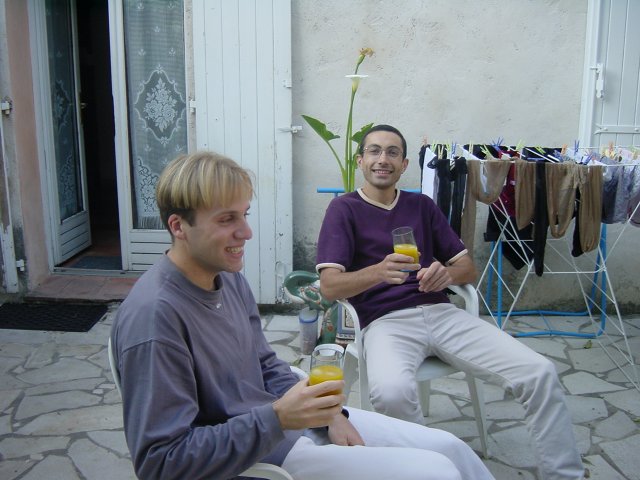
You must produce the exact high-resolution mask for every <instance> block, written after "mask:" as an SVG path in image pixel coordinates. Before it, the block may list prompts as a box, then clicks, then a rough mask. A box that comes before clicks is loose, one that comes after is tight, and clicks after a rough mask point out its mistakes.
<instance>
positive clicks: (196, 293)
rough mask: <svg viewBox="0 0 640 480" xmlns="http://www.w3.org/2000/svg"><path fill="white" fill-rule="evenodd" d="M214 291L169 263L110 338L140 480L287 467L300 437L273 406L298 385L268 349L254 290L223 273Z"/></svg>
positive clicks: (137, 295)
mask: <svg viewBox="0 0 640 480" xmlns="http://www.w3.org/2000/svg"><path fill="white" fill-rule="evenodd" d="M216 283H217V287H218V289H217V290H216V291H206V290H202V289H201V288H199V287H197V286H195V285H194V284H192V283H191V282H190V281H189V280H187V278H186V277H184V275H182V273H181V272H180V271H179V270H178V269H177V268H176V267H175V265H174V264H173V263H172V262H171V260H169V258H168V257H167V256H164V257H163V258H162V259H161V261H160V262H159V263H158V264H156V265H155V266H153V267H152V268H151V269H150V270H149V271H148V272H146V273H145V274H144V275H143V276H142V277H141V278H140V279H139V280H138V281H137V282H136V284H135V286H134V288H133V289H132V290H131V293H130V294H129V296H128V297H127V299H126V300H125V301H124V302H123V303H122V305H121V306H120V308H119V309H118V312H117V315H116V318H115V320H114V323H113V327H112V333H111V338H112V342H113V346H114V354H115V357H116V362H117V365H118V370H119V372H120V375H121V382H122V396H123V411H124V427H125V436H126V439H127V444H128V446H129V450H130V451H131V457H132V459H133V463H134V467H135V471H136V474H137V475H138V476H139V477H140V478H153V479H156V478H162V479H185V478H189V479H199V478H231V477H234V476H236V475H237V474H239V473H240V472H242V471H243V470H245V469H246V468H248V467H250V466H251V465H253V464H254V463H256V462H258V461H265V462H268V463H273V464H276V465H281V464H282V461H283V460H284V457H285V456H286V455H287V453H288V452H289V450H290V449H291V447H292V446H293V444H294V443H295V441H296V440H297V439H298V438H299V437H300V435H301V434H302V431H283V430H282V428H281V427H280V423H279V422H278V418H277V416H276V414H275V412H274V410H273V407H272V405H271V404H272V403H273V402H274V401H275V400H276V399H277V398H279V397H280V396H282V395H283V394H284V393H285V392H286V391H287V390H289V388H291V387H292V386H293V385H294V384H295V383H297V382H298V378H297V377H296V375H295V374H293V373H292V372H291V370H290V368H289V365H288V364H287V363H285V362H283V361H281V360H278V358H276V355H275V353H274V352H273V350H272V349H271V348H270V346H269V345H268V343H267V341H266V339H265V337H264V335H263V333H262V326H261V322H260V316H259V314H258V308H257V305H256V302H255V300H254V298H253V295H252V293H251V291H250V289H249V285H248V284H247V281H246V280H245V278H244V277H243V276H242V275H241V274H239V273H236V274H229V273H221V274H220V275H219V276H218V277H217V279H216Z"/></svg>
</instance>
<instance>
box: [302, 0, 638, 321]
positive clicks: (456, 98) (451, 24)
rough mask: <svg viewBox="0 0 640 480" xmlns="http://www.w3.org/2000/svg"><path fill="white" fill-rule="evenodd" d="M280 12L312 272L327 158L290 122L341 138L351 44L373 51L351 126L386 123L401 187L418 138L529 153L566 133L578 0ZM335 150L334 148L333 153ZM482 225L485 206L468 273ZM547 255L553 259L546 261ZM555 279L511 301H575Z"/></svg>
mask: <svg viewBox="0 0 640 480" xmlns="http://www.w3.org/2000/svg"><path fill="white" fill-rule="evenodd" d="M292 6H293V8H292V15H293V18H292V25H293V33H292V35H293V42H292V45H293V95H294V96H293V119H294V124H296V125H298V124H299V125H303V130H302V131H301V132H300V133H298V134H297V135H296V136H295V137H294V148H293V157H294V158H293V183H294V190H293V197H294V198H293V199H294V268H296V269H306V270H311V269H313V267H314V264H315V248H316V239H317V235H318V231H319V227H320V224H321V221H322V218H323V215H324V211H325V209H326V206H327V204H328V202H329V201H330V199H331V198H330V197H331V196H330V195H327V194H317V193H315V191H316V187H340V186H341V180H340V175H339V170H338V167H337V165H336V164H335V160H333V159H332V157H330V156H329V153H330V152H329V151H328V149H327V147H326V145H324V142H322V140H320V138H319V137H318V136H317V135H316V134H315V132H313V130H311V128H310V127H308V126H306V124H305V123H304V120H303V119H302V118H301V117H300V115H301V114H308V115H311V116H313V117H316V118H318V119H320V120H322V121H324V122H327V123H328V125H329V128H330V129H331V130H333V131H335V132H337V133H339V134H342V133H343V132H344V129H345V125H346V117H347V108H348V100H349V94H350V81H349V80H348V79H345V78H344V75H346V74H350V73H353V68H354V64H355V61H356V58H357V56H358V51H359V49H360V48H362V47H370V48H372V49H373V50H374V51H375V54H374V56H373V57H371V58H367V59H365V61H364V63H363V64H362V65H361V67H360V72H359V73H362V74H368V75H369V78H366V79H364V80H363V81H362V83H361V84H360V88H359V91H358V96H357V98H356V105H355V109H354V112H355V113H354V130H356V129H357V128H360V126H361V125H363V124H365V123H368V122H375V123H389V124H392V125H394V126H396V127H398V128H399V129H400V130H401V131H402V132H403V133H404V134H405V136H406V138H407V142H408V145H409V158H410V166H409V168H408V170H407V172H406V173H405V176H404V179H403V181H402V183H401V186H403V187H407V188H419V186H420V183H419V178H420V169H419V165H418V161H417V160H418V151H419V148H420V145H421V143H422V139H423V138H424V137H426V138H427V139H428V140H429V141H430V142H433V141H455V142H458V143H468V142H472V143H490V142H491V140H494V139H496V138H498V137H503V138H504V141H505V143H508V144H516V143H518V142H519V141H520V140H523V141H525V142H526V143H527V144H529V145H541V146H558V145H562V144H565V143H572V142H573V140H574V139H576V138H578V125H579V117H580V108H581V91H582V79H583V66H584V65H583V62H584V50H585V34H586V19H587V6H588V2H585V1H583V0H562V1H561V0H548V1H544V2H542V1H537V2H531V1H528V0H515V1H514V0H486V1H483V2H477V1H474V0H458V1H455V2H451V1H449V0H422V1H417V0H411V1H407V0H384V1H377V0H353V1H350V2H343V1H341V0H324V1H322V2H318V1H315V0H294V1H293V3H292ZM341 145H344V144H343V143H342V140H338V141H335V146H336V148H338V147H339V146H341ZM358 175H359V174H358ZM360 183H361V177H360V176H358V179H357V180H356V184H357V185H359V184H360ZM483 215H484V216H485V217H483ZM485 218H486V208H484V209H479V214H478V221H477V232H476V236H477V238H476V255H475V259H476V263H477V264H478V266H479V267H483V266H484V265H485V263H486V259H487V257H488V254H489V244H486V243H485V242H484V241H483V240H482V232H483V231H484V224H485ZM632 233H633V232H632ZM620 247H622V252H621V251H618V252H617V256H618V258H619V259H621V260H617V259H616V260H614V259H612V267H613V268H614V270H616V269H617V268H618V264H617V262H618V261H620V262H624V260H622V259H623V258H624V255H620V254H621V253H623V252H624V248H627V247H625V246H624V245H620ZM548 250H549V249H548ZM548 258H549V259H550V260H551V261H552V262H554V260H553V258H554V256H553V254H549V256H548ZM591 268H593V265H591ZM610 268H611V267H610ZM505 272H506V274H507V275H508V277H509V278H510V279H511V281H515V280H517V279H518V278H521V273H518V272H514V271H512V269H511V267H510V266H509V265H507V266H506V267H505ZM628 273H629V275H630V277H627V278H626V279H625V278H623V279H622V281H621V283H622V284H621V285H620V289H619V290H620V292H621V294H620V295H619V296H618V297H619V301H620V302H621V303H623V304H624V303H625V302H631V303H633V304H636V305H637V295H634V294H633V293H632V292H631V290H632V289H630V288H627V287H628V284H629V281H628V278H633V277H632V276H631V275H632V272H628ZM560 277H564V278H562V279H560ZM556 279H558V281H555V279H554V281H549V277H547V276H544V277H542V279H537V278H535V279H533V280H530V281H529V282H530V283H528V285H529V287H530V288H527V289H526V290H525V293H524V296H523V298H522V302H521V304H519V306H520V305H523V306H524V305H526V304H529V303H533V304H534V305H536V304H537V305H540V304H541V303H543V304H546V305H553V306H555V307H556V308H557V307H559V306H561V305H563V304H572V303H573V302H574V299H575V300H576V301H577V302H578V304H579V302H580V299H581V297H580V294H579V287H578V285H577V283H575V282H573V281H572V280H571V279H567V276H556ZM625 280H626V281H625ZM632 283H633V282H632ZM636 289H637V284H636ZM541 299H544V300H541ZM578 306H579V305H578Z"/></svg>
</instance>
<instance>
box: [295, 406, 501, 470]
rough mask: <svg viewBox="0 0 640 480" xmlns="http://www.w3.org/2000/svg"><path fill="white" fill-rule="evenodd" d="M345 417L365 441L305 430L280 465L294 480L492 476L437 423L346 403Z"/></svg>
mask: <svg viewBox="0 0 640 480" xmlns="http://www.w3.org/2000/svg"><path fill="white" fill-rule="evenodd" d="M348 410H349V420H350V421H351V423H353V425H354V427H355V428H356V429H357V430H358V432H359V433H360V436H361V437H362V439H363V440H364V443H365V445H366V446H364V447H362V446H357V447H343V446H338V445H333V444H331V443H330V442H329V439H328V435H327V434H326V432H325V431H323V430H317V429H316V430H307V432H306V433H305V436H303V437H301V438H300V439H298V441H297V442H296V443H295V444H294V446H293V448H292V449H291V451H290V452H289V454H288V455H287V457H286V458H285V459H284V462H283V464H282V468H284V469H285V470H286V471H287V472H289V473H290V474H291V476H292V477H293V478H295V479H296V480H327V479H330V478H347V479H349V480H395V479H400V478H401V479H403V480H418V479H420V480H427V479H433V480H436V479H437V480H449V479H451V480H453V479H469V480H471V479H474V480H476V479H478V480H482V479H492V478H493V476H492V475H491V473H490V472H489V471H488V470H487V468H486V467H485V466H484V464H483V463H482V461H481V460H480V458H478V456H477V455H476V454H475V452H474V451H473V450H471V448H469V446H467V444H465V443H464V442H463V441H462V440H460V439H458V438H456V437H455V436H454V435H452V434H450V433H447V432H445V431H442V430H437V429H435V428H428V427H424V426H421V425H416V424H415V423H410V422H405V421H402V420H398V419H395V418H391V417H387V416H385V415H380V414H379V413H374V412H367V411H365V410H359V409H355V408H348Z"/></svg>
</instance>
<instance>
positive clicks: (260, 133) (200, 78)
mask: <svg viewBox="0 0 640 480" xmlns="http://www.w3.org/2000/svg"><path fill="white" fill-rule="evenodd" d="M193 38H194V59H195V60H194V71H195V100H196V104H195V111H196V132H197V147H198V148H199V149H210V150H214V151H217V152H220V153H223V154H225V155H227V156H229V157H231V158H233V159H235V160H236V161H238V162H239V163H240V164H241V165H242V166H243V167H245V168H248V169H249V170H251V171H252V172H253V173H254V174H255V179H256V198H255V200H254V201H253V202H252V206H251V215H250V217H249V221H250V224H251V227H252V229H253V233H254V236H253V239H252V240H251V241H250V242H249V243H248V244H247V251H246V254H245V269H244V273H245V275H246V277H247V279H248V280H249V283H250V284H251V287H252V290H253V293H254V295H255V296H256V300H257V301H258V303H276V302H277V301H280V300H282V299H283V298H282V291H281V288H282V281H283V279H284V276H285V275H286V274H287V273H289V272H290V271H291V267H292V255H293V253H292V251H293V246H292V204H291V198H292V195H291V159H292V151H291V148H292V147H291V143H292V140H291V135H292V133H293V132H295V130H296V129H295V128H294V129H292V128H291V2H290V0H241V1H237V2H235V1H234V2H230V1H228V0H194V2H193Z"/></svg>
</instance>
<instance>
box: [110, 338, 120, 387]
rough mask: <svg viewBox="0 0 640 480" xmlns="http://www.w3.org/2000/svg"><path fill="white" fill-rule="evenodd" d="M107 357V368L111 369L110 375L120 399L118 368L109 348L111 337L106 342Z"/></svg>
mask: <svg viewBox="0 0 640 480" xmlns="http://www.w3.org/2000/svg"><path fill="white" fill-rule="evenodd" d="M107 355H108V357H109V367H110V368H111V375H112V376H113V382H114V383H115V384H116V388H117V389H118V393H119V394H120V397H122V389H121V387H120V373H119V372H118V366H117V365H116V359H115V357H114V356H113V347H112V346H111V337H109V341H108V342H107Z"/></svg>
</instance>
